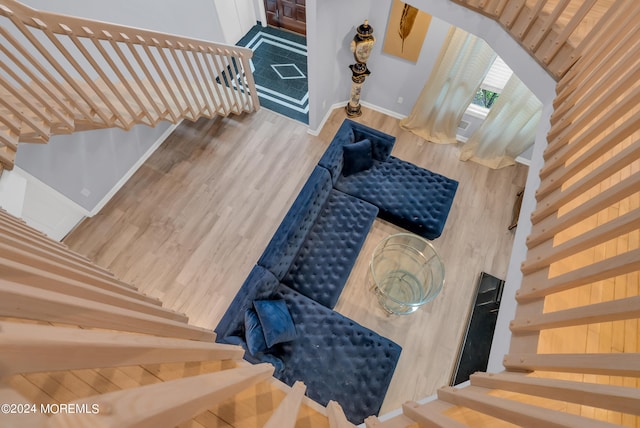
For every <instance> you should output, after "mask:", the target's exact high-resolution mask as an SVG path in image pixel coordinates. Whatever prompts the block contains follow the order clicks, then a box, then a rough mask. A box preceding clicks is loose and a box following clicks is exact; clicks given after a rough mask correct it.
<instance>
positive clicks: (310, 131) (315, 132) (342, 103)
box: [307, 100, 407, 137]
mask: <svg viewBox="0 0 640 428" xmlns="http://www.w3.org/2000/svg"><path fill="white" fill-rule="evenodd" d="M348 102H349V101H348V100H345V101H340V102H338V103H335V104H333V105H331V107H329V109H328V110H327V113H325V115H324V117H323V118H322V121H321V122H320V125H319V126H318V128H317V129H311V128H309V129H308V130H307V133H308V134H310V135H313V136H314V137H317V136H318V135H320V133H321V132H322V128H324V125H325V123H327V120H329V116H331V113H333V111H334V110H335V109H337V108H344V106H346V105H347V103H348ZM360 104H361V105H362V106H363V107H366V108H368V109H370V110H375V111H377V112H380V113H382V114H386V115H387V116H391V117H393V118H396V119H404V118H405V117H407V116H405V115H403V114H400V113H397V112H395V111H391V110H388V109H386V108H384V107H380V106H377V105H375V104H371V103H368V102H366V101H361V102H360Z"/></svg>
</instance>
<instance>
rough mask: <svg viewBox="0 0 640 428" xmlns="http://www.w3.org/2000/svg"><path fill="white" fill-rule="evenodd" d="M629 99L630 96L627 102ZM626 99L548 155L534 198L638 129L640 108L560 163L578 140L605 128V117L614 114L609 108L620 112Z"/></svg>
mask: <svg viewBox="0 0 640 428" xmlns="http://www.w3.org/2000/svg"><path fill="white" fill-rule="evenodd" d="M632 102H633V99H632V100H631V101H630V102H629V103H632ZM629 103H627V102H623V103H622V105H620V104H619V105H616V106H615V107H614V108H613V109H612V110H609V112H608V113H606V114H605V116H603V117H602V118H600V119H599V120H598V122H596V123H595V124H593V126H592V127H591V128H589V130H588V131H587V132H585V133H583V134H582V135H581V136H580V137H579V138H578V139H577V140H576V141H574V142H573V143H572V144H570V145H567V146H565V147H564V148H563V149H561V150H559V151H558V152H557V153H556V154H554V155H553V156H552V157H551V159H549V161H548V163H547V164H546V165H549V167H547V166H546V165H545V167H543V168H542V169H541V170H540V176H541V177H542V182H541V183H540V188H539V189H538V190H537V191H536V198H537V199H538V200H542V199H543V198H546V197H547V195H549V194H550V193H551V192H553V191H554V190H555V189H557V188H559V187H560V186H561V185H562V181H560V180H562V178H563V177H572V176H574V175H575V174H577V173H578V172H579V171H580V170H582V169H584V168H585V167H586V166H587V165H589V164H591V163H592V162H593V161H594V160H596V159H598V158H599V157H600V156H602V155H603V154H605V153H606V152H608V151H609V150H611V149H612V148H614V147H615V146H616V145H617V144H620V143H621V142H623V141H624V140H626V139H627V138H628V137H629V136H631V135H632V134H633V133H634V132H635V131H636V130H637V129H638V124H640V112H638V113H636V114H634V115H633V117H631V118H629V119H628V120H627V121H625V122H624V123H623V124H622V125H620V126H619V127H617V128H615V129H614V130H613V131H612V132H611V133H609V134H607V135H606V136H605V137H604V138H602V139H601V140H599V141H598V142H597V143H596V144H594V145H593V146H592V147H590V148H589V149H588V150H587V151H586V152H584V153H582V154H581V155H580V156H579V157H578V158H576V159H574V160H573V161H572V162H571V163H570V164H569V165H566V166H564V167H563V165H562V164H563V163H564V162H567V161H568V160H569V159H570V157H571V156H573V155H575V154H576V152H577V150H576V148H579V147H584V145H582V144H584V143H585V142H590V141H592V140H591V138H595V136H597V135H599V133H600V132H603V131H604V130H606V129H607V127H606V124H607V123H606V119H607V118H609V119H611V120H613V119H614V118H615V115H614V114H613V113H611V112H612V111H615V112H620V113H622V114H624V112H625V111H624V106H625V105H628V104H629ZM610 123H611V122H609V124H610Z"/></svg>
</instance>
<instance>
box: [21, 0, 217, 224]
mask: <svg viewBox="0 0 640 428" xmlns="http://www.w3.org/2000/svg"><path fill="white" fill-rule="evenodd" d="M24 3H25V4H27V5H28V6H30V7H33V8H36V9H41V10H48V11H52V12H57V13H62V14H67V15H75V16H81V17H86V18H91V19H98V20H101V21H108V22H114V23H118V24H123V25H130V26H135V27H141V28H147V29H151V30H158V31H163V32H168V33H174V34H180V35H185V36H190V37H196V38H201V39H205V40H212V41H222V40H223V35H222V30H221V28H220V24H219V21H218V16H217V13H216V9H215V7H214V3H213V0H189V1H188V2H184V1H179V0H135V1H131V0H110V1H103V0H57V1H55V2H52V1H50V0H25V1H24ZM169 127H170V124H169V123H167V122H162V123H160V124H158V125H157V126H156V127H155V128H150V127H147V126H144V125H138V126H136V127H134V128H133V129H132V130H131V131H130V132H125V131H123V130H121V129H117V128H114V129H104V130H96V131H86V132H78V133H74V134H71V135H61V136H54V137H53V138H52V139H51V141H50V143H49V144H46V145H39V144H22V145H20V149H19V150H18V154H17V159H16V164H17V165H18V166H19V167H21V168H22V169H24V170H25V171H27V172H28V173H30V174H31V175H33V176H34V177H36V178H37V179H39V180H40V181H42V182H44V183H45V184H47V185H49V186H50V187H52V188H53V189H55V190H57V191H58V192H60V193H62V194H63V195H64V196H66V197H68V198H69V199H71V200H72V201H74V202H75V203H77V204H78V205H80V206H82V207H83V208H85V209H86V210H87V211H89V212H90V211H92V210H93V209H94V208H96V206H97V204H98V203H99V202H100V201H101V200H102V199H103V198H104V197H105V196H106V195H107V194H108V193H109V192H110V191H111V190H112V188H113V187H114V186H115V185H116V184H117V183H118V182H119V181H120V180H121V179H122V178H123V177H124V176H125V174H126V173H127V172H128V171H129V170H130V169H131V168H132V167H133V166H134V165H135V164H136V162H137V161H138V160H139V159H140V157H141V156H142V155H143V154H144V153H145V152H146V151H147V150H148V149H149V148H150V147H151V146H152V145H153V143H155V142H156V140H157V139H158V138H159V137H160V136H161V135H162V134H163V133H164V132H165V131H166V130H167V129H168V128H169Z"/></svg>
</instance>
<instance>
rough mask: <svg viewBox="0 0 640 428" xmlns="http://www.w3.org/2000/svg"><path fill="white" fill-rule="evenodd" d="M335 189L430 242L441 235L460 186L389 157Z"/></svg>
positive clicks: (347, 178) (351, 176)
mask: <svg viewBox="0 0 640 428" xmlns="http://www.w3.org/2000/svg"><path fill="white" fill-rule="evenodd" d="M335 188H336V189H339V190H341V191H343V192H344V193H347V194H349V195H352V196H355V197H357V198H360V199H363V200H365V201H367V202H370V203H372V204H373V205H375V206H377V207H378V208H379V209H380V212H379V213H378V215H379V216H380V218H382V219H385V220H387V221H390V222H391V223H394V224H396V225H398V226H400V227H403V228H405V229H407V230H409V231H411V232H413V233H416V234H418V235H420V236H423V237H425V238H427V239H435V238H437V237H438V236H440V234H441V233H442V229H443V228H444V224H445V221H446V220H447V216H448V215H449V210H450V209H451V204H452V203H453V197H454V196H455V193H456V190H457V189H458V182H457V181H455V180H452V179H450V178H447V177H445V176H443V175H440V174H436V173H434V172H431V171H428V170H426V169H424V168H420V167H418V166H416V165H414V164H412V163H409V162H406V161H403V160H400V159H398V158H395V157H393V156H390V157H389V159H388V160H387V161H386V162H379V161H374V165H373V167H371V168H369V169H368V170H366V171H362V172H359V173H357V174H353V175H350V176H348V177H344V176H341V177H340V179H339V180H338V181H337V182H336V183H335Z"/></svg>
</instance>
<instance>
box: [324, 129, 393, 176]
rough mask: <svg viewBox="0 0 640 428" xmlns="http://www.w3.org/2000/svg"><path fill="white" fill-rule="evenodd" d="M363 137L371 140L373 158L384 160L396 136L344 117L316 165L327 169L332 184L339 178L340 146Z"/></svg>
mask: <svg viewBox="0 0 640 428" xmlns="http://www.w3.org/2000/svg"><path fill="white" fill-rule="evenodd" d="M365 139H368V140H369V141H371V149H372V155H373V158H374V159H376V160H379V161H385V160H386V159H387V158H388V157H389V155H390V154H391V150H392V149H393V145H394V144H395V142H396V137H394V136H392V135H388V134H385V133H383V132H380V131H378V130H377V129H373V128H369V127H368V126H365V125H362V124H360V123H357V122H354V121H352V120H350V119H345V120H344V121H343V122H342V125H340V128H339V129H338V132H336V135H335V136H334V137H333V140H331V143H330V144H329V147H327V150H326V151H325V152H324V154H323V155H322V157H321V158H320V161H319V162H318V165H320V166H321V167H323V168H326V169H327V170H329V172H330V173H331V179H332V181H333V183H334V184H335V182H336V181H337V180H338V179H339V178H340V175H341V173H342V168H343V165H344V163H343V154H342V147H343V146H344V145H345V144H351V143H354V142H358V141H362V140H365Z"/></svg>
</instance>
